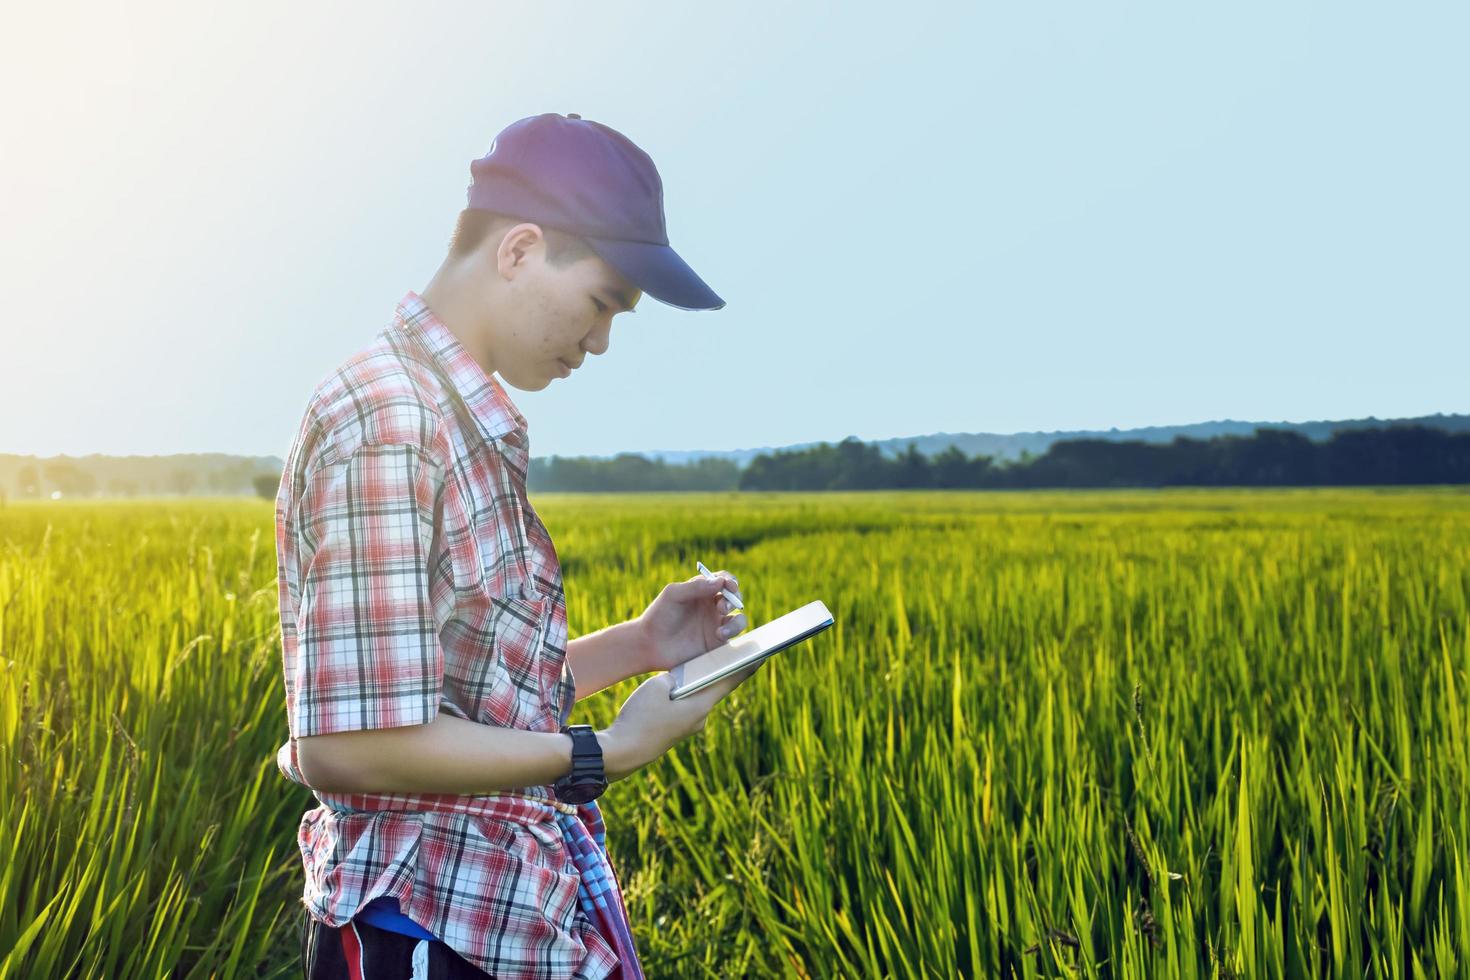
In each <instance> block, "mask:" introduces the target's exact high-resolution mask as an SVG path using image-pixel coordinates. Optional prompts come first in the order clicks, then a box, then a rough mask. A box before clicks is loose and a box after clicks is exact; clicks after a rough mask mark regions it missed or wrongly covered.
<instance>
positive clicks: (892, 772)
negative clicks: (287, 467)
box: [0, 488, 1470, 978]
mask: <svg viewBox="0 0 1470 980" xmlns="http://www.w3.org/2000/svg"><path fill="white" fill-rule="evenodd" d="M534 503H535V505H536V507H537V510H538V511H539V513H540V514H541V516H542V517H543V518H544V519H545V521H546V523H547V524H548V526H549V527H550V528H551V530H552V533H553V537H554V539H555V541H556V545H557V550H558V553H559V555H560V557H561V561H562V567H563V570H564V573H565V578H566V588H567V598H568V614H569V618H570V627H571V631H572V635H573V636H576V635H580V634H582V633H586V632H591V631H593V630H595V629H598V628H600V627H602V626H604V625H607V624H608V623H611V622H616V621H621V620H623V619H628V618H631V617H633V616H636V615H637V614H638V613H639V612H641V611H642V609H643V608H644V607H645V606H646V604H647V603H648V602H649V601H650V600H651V599H652V597H653V596H654V595H655V594H656V593H657V591H658V589H659V588H660V587H662V585H663V584H664V583H666V582H669V581H676V580H680V579H684V578H688V577H689V576H690V575H692V574H695V571H694V562H695V560H696V559H700V560H702V561H704V562H705V564H706V565H708V566H709V567H711V568H727V569H729V570H731V571H733V572H734V573H735V574H736V575H737V576H739V578H740V582H741V588H742V591H743V593H744V595H745V598H746V602H747V612H748V615H749V617H750V620H751V623H752V624H756V623H759V622H762V621H764V620H766V619H769V618H772V617H774V616H777V615H780V614H781V613H783V612H786V611H788V610H790V609H792V608H795V607H796V606H798V605H801V604H803V603H805V602H808V601H810V600H812V599H818V598H820V599H822V600H823V601H824V602H826V604H827V605H828V607H829V608H830V609H831V610H832V611H833V613H834V616H835V618H836V625H835V626H834V627H833V628H832V629H831V630H828V631H827V632H825V633H823V634H821V635H820V636H818V637H816V638H815V639H813V640H812V641H811V642H809V643H804V644H802V645H800V646H798V647H795V648H793V649H791V650H790V651H787V652H786V653H783V654H782V655H780V656H779V657H778V658H776V659H775V660H773V661H771V662H770V663H768V664H767V665H766V666H764V667H762V669H761V670H760V671H759V672H758V673H757V674H755V675H754V677H752V678H751V680H749V681H748V682H746V683H745V684H744V685H742V686H741V687H740V688H739V689H738V690H737V691H736V692H735V693H734V694H733V695H732V696H731V697H730V698H729V699H728V700H727V701H726V702H725V703H724V704H722V705H721V706H720V708H719V709H717V711H716V713H715V714H714V715H713V716H712V717H711V719H710V722H709V724H708V725H707V726H706V728H705V730H704V732H702V733H701V734H700V735H698V736H696V737H694V738H691V739H689V740H687V741H686V742H684V743H681V744H680V745H679V746H678V747H676V749H675V750H674V751H672V752H670V753H669V754H668V755H667V756H665V757H664V758H663V759H661V760H659V761H658V762H656V763H654V764H653V765H651V766H649V767H647V768H646V769H644V770H642V771H641V772H639V773H638V774H636V775H635V776H634V777H633V778H631V779H628V780H625V781H622V782H619V783H616V784H614V785H613V786H612V787H611V789H609V791H608V793H607V794H606V796H605V797H604V799H603V803H604V807H603V809H604V813H605V815H606V817H607V820H608V824H609V844H610V847H611V849H612V851H613V857H614V864H615V866H616V867H617V868H618V870H619V874H620V876H621V878H622V881H623V885H624V890H625V894H626V897H627V900H628V904H629V907H630V911H631V913H632V916H633V921H634V929H635V935H636V937H637V940H638V942H639V945H640V948H641V949H642V951H643V954H644V960H645V966H646V967H647V969H648V972H649V974H650V976H655V977H701V976H703V977H728V976H733V975H740V976H774V977H827V976H851V977H956V976H963V977H991V976H1001V977H1018V978H1019V977H1026V978H1031V977H1089V978H1133V977H1155V976H1168V977H1185V978H1206V977H1210V978H1213V977H1232V976H1233V977H1275V976H1284V977H1355V978H1356V977H1364V976H1372V977H1383V978H1389V977H1394V978H1397V977H1404V978H1412V977H1447V976H1456V975H1462V974H1465V973H1467V972H1470V894H1467V889H1470V859H1467V841H1470V815H1467V808H1466V800H1467V798H1470V785H1467V778H1470V745H1467V734H1470V730H1467V722H1470V720H1467V717H1466V714H1467V711H1466V706H1465V702H1464V699H1465V692H1466V691H1467V690H1470V570H1467V564H1466V556H1467V555H1470V494H1466V493H1464V492H1463V491H1461V490H1457V489H1452V488H1450V489H1436V488H1424V489H1392V490H1362V489H1345V490H1299V489H1288V490H1170V491H1157V492H1155V491H1131V490H1130V491H1086V492H1047V493H1040V492H1037V493H993V492H992V493H985V492H954V493H946V492H938V493H920V492H915V493H908V492H894V493H871V494H867V493H851V494H838V493H833V494H780V493H769V494H756V493H722V494H688V495H686V494H646V495H627V496H605V495H588V496H575V495H554V494H545V495H538V496H537V497H536V498H535V499H534ZM273 540H274V539H273V528H272V514H271V509H270V505H269V504H268V503H266V502H261V501H247V500H239V501H227V502H220V501H205V500H197V501H182V502H180V501H161V500H157V501H128V502H94V503H86V502H70V501H63V502H37V503H25V504H21V505H16V504H13V503H12V504H11V505H9V506H7V507H4V508H0V752H3V753H4V756H5V758H4V766H3V768H0V821H3V823H0V829H3V833H0V896H3V901H0V977H27V978H29V977H51V976H56V977H68V976H80V977H162V976H175V977H190V978H193V977H201V978H202V977H234V976H262V977H290V976H295V975H298V974H299V963H298V956H299V945H298V943H299V933H298V930H299V928H300V926H301V907H300V901H299V900H300V892H301V877H300V876H301V873H302V872H301V865H300V859H299V856H298V854H297V851H296V847H295V835H296V828H297V823H298V820H299V818H300V816H301V814H302V812H303V811H305V810H306V809H309V808H310V807H312V806H314V805H315V800H314V799H313V798H312V796H311V795H310V793H308V792H306V791H304V790H303V789H302V788H301V787H299V786H295V785H293V784H290V783H288V782H286V781H285V780H283V779H282V778H281V777H280V775H279V774H278V773H277V771H276V769H275V763H274V753H275V750H276V748H277V747H278V746H279V745H280V744H281V743H282V742H283V741H284V740H285V738H286V735H287V731H286V721H285V705H284V691H283V687H282V679H281V673H280V672H281V660H280V647H279V634H278V625H279V624H278V622H277V599H276V597H277V593H276V585H275V554H274V547H273ZM635 683H636V681H635V680H631V679H630V680H629V681H625V682H623V683H622V684H619V685H617V686H615V687H614V688H613V689H611V690H608V691H605V692H602V693H600V694H597V695H595V696H593V697H592V698H589V699H588V700H586V701H584V702H583V703H581V704H580V705H579V706H578V708H577V714H578V715H579V716H580V717H579V720H585V721H588V722H590V723H592V724H606V723H607V722H609V721H610V720H611V719H612V717H613V715H614V714H615V712H616V710H617V707H618V705H619V704H620V703H621V700H622V698H623V697H624V696H626V694H627V693H628V692H629V691H631V689H632V687H633V686H634V684H635Z"/></svg>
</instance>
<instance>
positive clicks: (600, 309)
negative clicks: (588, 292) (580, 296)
mask: <svg viewBox="0 0 1470 980" xmlns="http://www.w3.org/2000/svg"><path fill="white" fill-rule="evenodd" d="M592 304H593V305H594V306H596V307H597V312H598V313H605V312H607V304H606V303H604V302H603V301H602V300H600V299H598V298H597V297H596V296H594V297H592Z"/></svg>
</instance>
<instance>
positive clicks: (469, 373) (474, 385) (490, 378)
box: [393, 290, 527, 446]
mask: <svg viewBox="0 0 1470 980" xmlns="http://www.w3.org/2000/svg"><path fill="white" fill-rule="evenodd" d="M393 325H394V326H395V327H399V328H401V329H404V330H408V331H410V332H412V333H413V334H415V335H416V336H417V337H418V338H419V339H420V340H421V341H423V343H424V346H425V347H427V348H428V349H429V352H430V353H431V354H433V356H434V358H435V359H436V360H437V361H438V362H439V366H440V367H441V368H442V369H443V370H444V373H445V374H446V375H448V377H449V381H450V382H451V383H452V384H453V385H454V387H455V390H457V391H458V392H459V396H460V398H462V399H464V403H465V405H466V406H468V408H469V410H470V414H471V415H473V416H474V418H475V423H476V424H477V425H478V426H479V427H480V429H481V430H482V431H483V432H484V434H485V438H487V439H503V438H505V437H506V436H508V435H509V434H510V433H516V434H517V436H518V438H516V439H513V440H511V441H512V442H514V443H516V444H518V445H520V446H526V445H527V439H526V418H525V416H523V415H522V414H521V413H520V411H519V410H517V409H516V406H515V403H514V402H512V401H511V400H510V396H509V395H507V394H506V393H505V389H504V388H502V387H501V386H500V382H499V381H496V380H495V375H493V374H486V373H485V369H484V368H482V367H480V365H479V362H477V361H476V360H475V359H474V358H473V357H471V356H470V353H469V351H467V350H465V349H464V345H463V344H461V343H460V342H459V338H458V337H456V336H455V335H454V334H453V332H451V331H450V329H449V328H448V327H447V326H445V325H444V321H443V320H440V319H439V317H438V316H436V315H435V313H434V311H433V310H431V309H429V306H428V304H427V303H425V302H424V299H423V297H422V296H420V295H419V294H418V293H416V292H414V291H413V290H409V291H408V293H407V294H406V295H405V296H404V297H403V299H401V300H399V302H398V309H397V310H396V311H395V313H394V319H393ZM446 394H447V393H446Z"/></svg>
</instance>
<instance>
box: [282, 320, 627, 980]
mask: <svg viewBox="0 0 1470 980" xmlns="http://www.w3.org/2000/svg"><path fill="white" fill-rule="evenodd" d="M436 367H437V368H438V370H439V371H440V372H443V374H442V376H441V375H440V374H439V373H436V371H435V370H434V369H435V368H436ZM441 377H445V378H447V379H448V382H449V384H451V385H452V387H453V389H454V391H447V390H445V385H444V384H443V383H441ZM455 392H457V393H458V395H459V396H460V398H461V399H462V403H460V404H457V403H456V400H455V398H454V394H455ZM466 413H468V418H467V417H466ZM529 458H530V442H529V439H528V438H527V432H526V420H525V419H524V418H523V417H522V416H521V414H520V412H518V411H517V410H516V408H515V406H514V404H512V403H511V401H510V399H509V397H507V395H506V393H505V391H504V389H503V388H501V386H500V384H499V383H498V382H497V381H496V379H495V378H494V377H493V376H491V375H487V374H486V373H485V371H484V370H483V369H482V368H481V367H480V365H479V364H477V363H476V362H475V360H474V359H473V358H472V357H470V355H469V353H468V352H467V351H466V350H465V349H464V347H463V346H462V345H461V344H460V343H459V341H458V339H457V338H455V336H454V335H453V333H451V332H450V331H449V329H448V328H447V327H446V326H445V325H444V324H443V322H442V321H440V320H439V318H438V317H436V316H435V315H434V314H433V312H432V311H431V310H430V309H429V308H428V307H427V306H426V305H425V304H424V302H423V300H422V299H421V298H420V297H419V296H418V295H416V294H415V293H413V292H409V293H408V294H407V295H406V296H405V297H404V298H403V300H402V301H400V303H399V304H398V309H397V311H396V313H395V316H394V319H393V323H392V324H391V326H389V327H388V328H386V329H384V330H383V331H382V332H381V333H380V334H379V335H378V337H377V338H376V340H375V341H374V342H373V343H372V344H371V345H370V346H368V347H367V348H366V349H365V350H363V351H361V352H360V353H358V354H356V355H354V356H353V357H352V358H350V359H349V360H348V361H347V362H346V363H345V364H344V365H343V366H342V367H341V368H339V369H338V370H337V371H336V372H335V373H334V374H332V375H331V376H330V377H328V378H327V379H326V380H325V381H323V382H322V384H321V385H319V386H318V388H317V390H316V391H315V392H314V394H313V396H312V398H311V401H310V403H309V405H308V407H307V410H306V414H305V417H304V419H303V420H302V425H301V429H300V431H299V433H298V435H297V437H296V439H295V442H294V443H293V445H292V447H291V450H290V453H289V455H288V456H287V459H286V465H285V470H284V472H283V474H282V478H281V485H280V490H279V492H278V494H277V498H276V547H277V559H278V571H279V582H278V584H279V591H280V605H281V639H282V659H283V666H284V670H285V681H286V713H287V719H288V722H289V727H290V732H291V739H290V741H289V742H287V744H285V745H283V746H282V747H281V750H280V752H279V753H278V754H277V759H276V762H277V765H278V767H279V768H280V770H281V772H282V774H284V775H285V776H286V777H287V778H288V779H291V780H292V781H294V782H297V783H301V784H302V785H307V782H306V779H305V778H304V776H303V775H302V773H301V768H300V765H299V761H298V756H297V746H296V740H297V739H298V738H301V737H303V736H308V735H321V734H325V733H329V732H345V731H355V730H360V729H372V728H393V727H397V726H402V725H422V724H425V723H427V722H430V721H433V720H434V718H435V717H436V716H437V715H438V713H439V712H440V711H445V712H448V713H450V714H453V715H456V716H458V717H460V718H466V719H469V720H471V721H475V722H479V723H481V724H485V725H498V726H504V727H511V728H521V729H526V730H528V731H537V732H556V731H559V730H560V729H561V726H562V725H563V724H564V723H565V721H566V719H567V717H568V715H569V713H570V711H571V707H572V703H573V701H574V700H575V695H574V685H573V679H572V674H571V669H570V667H569V666H568V665H567V664H566V646H567V617H566V597H565V594H564V592H563V589H562V576H561V567H560V564H559V562H558V560H557V555H556V550H555V548H554V547H553V546H552V543H551V536H550V534H549V533H548V532H547V530H546V527H545V525H544V524H542V522H541V519H540V518H539V517H538V516H537V514H536V512H535V510H534V509H532V507H531V505H530V502H529V501H528V500H527V499H526V493H525V481H526V469H527V465H528V463H529ZM313 792H314V794H315V796H316V798H317V800H318V801H320V804H321V805H320V806H318V807H317V808H316V809H314V810H310V811H308V812H307V813H306V814H305V815H304V816H303V817H302V820H301V824H300V827H299V831H298V844H299V846H300V849H301V857H302V860H303V862H304V865H305V870H306V887H305V891H304V894H303V898H302V901H303V902H304V904H305V905H306V908H307V910H308V912H309V914H310V915H311V916H312V917H313V918H314V919H317V920H319V921H322V922H325V923H326V924H327V925H331V926H340V925H343V924H345V923H346V922H347V921H348V920H349V919H351V918H352V916H353V915H355V914H356V913H357V912H358V911H359V910H360V909H361V908H362V906H364V905H366V904H367V903H368V902H369V901H371V900H372V899H374V898H377V897H379V896H382V895H391V896H394V897H396V898H397V899H398V904H399V907H400V908H401V909H402V910H403V913H404V914H405V915H407V916H408V917H409V918H411V919H413V920H414V921H415V922H418V923H419V924H421V925H422V926H424V928H426V929H428V930H429V931H430V932H432V933H434V935H435V936H437V937H438V938H439V939H441V940H442V941H443V942H445V943H446V944H448V945H449V946H450V947H451V948H453V949H454V950H455V951H456V952H457V953H459V954H460V955H461V956H463V957H464V958H465V959H467V960H469V961H470V962H471V963H473V964H474V965H476V966H478V967H479V968H480V969H482V970H484V971H485V972H487V973H489V974H492V975H493V976H496V977H503V978H526V980H530V978H542V977H586V978H593V977H603V976H607V975H608V974H610V973H611V972H612V971H613V970H614V969H615V968H616V967H617V966H618V965H619V957H618V954H617V952H615V951H614V948H613V945H612V944H610V942H609V938H608V937H606V936H604V935H603V933H602V932H599V930H598V928H597V926H596V925H595V924H594V918H593V917H591V916H589V911H590V910H592V907H593V904H594V903H593V902H591V901H590V900H589V895H588V890H587V889H586V888H583V889H582V894H581V896H580V900H579V884H582V878H583V876H582V875H581V874H579V867H581V866H583V865H585V858H586V855H585V854H580V853H576V854H574V853H573V852H574V851H577V852H581V851H585V850H586V842H587V841H588V840H589V839H590V838H591V836H592V832H593V831H595V833H596V836H597V838H598V841H599V843H600V842H601V831H602V827H601V820H600V816H599V814H598V811H597V809H596V806H595V804H589V805H584V806H583V807H580V808H571V807H568V806H567V805H566V804H563V803H561V802H560V801H557V800H555V799H554V796H553V794H552V790H551V787H550V786H549V785H543V786H526V787H519V788H517V789H515V790H514V791H511V792H507V793H499V794H495V795H486V796H460V795H455V794H405V793H370V794H350V795H349V794H337V793H324V792H321V791H319V790H313ZM569 811H570V812H580V814H581V819H582V821H583V823H584V824H585V826H586V827H587V828H588V829H589V833H587V834H582V833H580V830H581V828H576V829H577V830H578V835H577V837H576V839H575V840H573V841H572V843H573V844H575V845H576V846H568V841H569V840H570V839H571V835H570V831H569V830H568V829H567V825H566V824H565V823H564V822H565V821H566V820H567V813H568V812H569ZM575 820H576V818H573V822H575ZM603 867H604V868H605V869H606V868H607V866H606V865H605V864H604V865H603ZM602 877H606V875H603V876H602ZM596 887H597V888H599V889H605V888H607V887H609V886H608V884H607V883H606V882H600V883H597V886H596ZM613 889H614V892H613V893H614V897H616V898H617V905H618V907H619V908H621V895H620V894H617V893H616V890H615V885H614V886H613ZM611 939H612V943H613V944H616V945H617V947H618V949H620V950H624V951H625V952H626V951H629V950H630V946H629V945H625V944H624V942H623V939H622V938H621V937H619V936H618V935H616V934H614V935H612V937H611ZM628 942H629V943H631V939H629V940H628ZM631 959H632V961H633V962H631V963H628V962H626V961H625V962H624V965H625V966H626V967H628V970H627V971H626V972H627V975H630V976H633V975H641V973H640V971H639V970H638V967H637V965H636V953H633V954H632V956H631Z"/></svg>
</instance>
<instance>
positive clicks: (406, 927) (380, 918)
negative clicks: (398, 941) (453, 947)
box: [353, 895, 439, 939]
mask: <svg viewBox="0 0 1470 980" xmlns="http://www.w3.org/2000/svg"><path fill="white" fill-rule="evenodd" d="M353 918H354V919H356V920H357V921H358V922H366V923H367V924H368V925H370V926H377V927H378V928H379V929H387V930H388V931H389V932H396V933H399V934H401V935H404V936H413V937H414V938H415V939H438V938H439V937H438V936H436V935H434V934H433V933H432V932H430V931H429V930H427V929H425V928H424V927H423V926H421V925H419V924H418V923H417V922H415V921H413V920H412V919H410V918H409V917H408V916H406V915H404V914H403V912H402V911H400V910H399V908H398V899H396V898H394V897H393V896H392V895H380V896H378V897H377V898H375V899H373V900H372V901H371V902H368V903H367V904H366V905H364V906H363V907H362V908H361V909H360V910H359V911H358V913H357V914H356V915H354V916H353Z"/></svg>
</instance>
